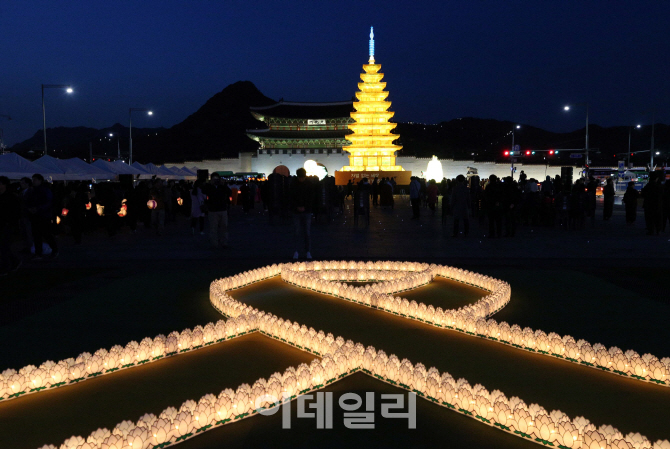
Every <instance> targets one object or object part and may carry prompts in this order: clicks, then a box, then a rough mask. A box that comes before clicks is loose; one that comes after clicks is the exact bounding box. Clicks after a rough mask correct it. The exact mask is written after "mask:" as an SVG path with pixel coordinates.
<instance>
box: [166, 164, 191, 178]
mask: <svg viewBox="0 0 670 449" xmlns="http://www.w3.org/2000/svg"><path fill="white" fill-rule="evenodd" d="M168 170H170V171H171V172H173V173H175V174H177V175H179V176H180V177H181V178H183V179H186V178H195V176H196V175H193V174H191V172H189V171H187V170H184V169H181V168H179V167H177V166H176V165H175V166H173V167H169V168H168Z"/></svg>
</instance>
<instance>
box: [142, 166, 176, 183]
mask: <svg viewBox="0 0 670 449" xmlns="http://www.w3.org/2000/svg"><path fill="white" fill-rule="evenodd" d="M144 169H145V170H147V171H148V172H149V173H151V174H152V175H156V177H158V178H163V179H177V178H179V177H180V175H178V174H176V173H174V172H172V171H170V170H168V169H167V168H166V167H157V166H155V165H154V164H152V163H151V162H149V163H148V164H147V165H145V166H144Z"/></svg>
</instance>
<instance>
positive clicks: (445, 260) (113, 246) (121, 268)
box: [0, 197, 670, 448]
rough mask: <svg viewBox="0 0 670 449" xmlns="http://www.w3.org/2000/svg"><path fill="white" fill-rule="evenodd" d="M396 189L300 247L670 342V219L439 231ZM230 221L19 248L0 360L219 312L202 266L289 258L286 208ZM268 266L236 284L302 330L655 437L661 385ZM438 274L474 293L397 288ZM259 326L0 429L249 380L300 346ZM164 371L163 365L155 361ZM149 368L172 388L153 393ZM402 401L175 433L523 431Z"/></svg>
mask: <svg viewBox="0 0 670 449" xmlns="http://www.w3.org/2000/svg"><path fill="white" fill-rule="evenodd" d="M408 203H409V200H408V199H407V198H402V197H396V207H395V209H393V210H391V209H373V210H372V213H371V220H370V224H369V226H365V223H364V222H360V223H359V224H358V226H355V225H354V220H353V215H352V210H351V202H350V201H348V202H347V206H346V207H345V211H344V214H340V215H337V216H335V217H334V218H333V220H332V221H331V222H326V220H324V219H323V218H322V219H320V220H319V221H318V222H317V223H316V224H315V225H314V226H313V227H312V230H313V233H312V246H313V250H312V254H313V256H314V257H315V258H318V259H325V260H332V259H339V260H342V259H347V260H350V259H354V260H416V261H423V262H429V263H439V264H446V265H455V266H458V267H462V268H466V269H469V270H472V271H476V272H480V273H484V274H488V275H491V276H494V277H496V278H500V279H503V280H505V281H507V282H509V283H510V284H511V286H512V300H511V302H510V304H509V305H508V306H507V307H506V308H505V309H503V310H502V311H501V312H500V313H498V314H496V316H495V318H496V319H497V320H499V321H502V320H505V321H508V322H509V323H516V324H519V325H520V326H522V327H524V326H530V327H532V328H533V329H543V330H544V331H546V332H551V331H553V332H557V333H558V334H561V335H564V334H569V335H572V336H573V337H575V339H580V338H584V339H586V340H588V341H591V342H592V343H595V342H600V343H603V344H605V345H606V346H612V345H614V346H619V347H620V348H622V349H623V350H626V349H634V350H636V351H637V352H639V353H640V354H644V353H646V352H649V353H652V354H654V355H656V356H658V357H659V358H662V357H665V356H669V355H670V344H669V343H668V342H669V341H670V326H668V325H667V319H668V318H667V317H668V316H670V300H668V283H669V282H670V275H669V273H670V270H669V269H668V265H669V262H670V258H669V257H668V255H669V250H670V232H669V233H667V234H661V235H660V236H647V235H645V232H644V227H643V217H642V212H641V211H640V213H639V215H638V221H637V223H636V224H635V225H634V226H632V227H631V226H626V225H625V223H624V217H623V210H622V209H620V206H617V208H615V213H614V217H613V218H612V220H611V221H609V222H603V220H602V209H601V205H599V209H598V211H597V212H598V216H597V218H596V220H595V223H594V224H593V225H591V223H588V222H587V224H586V227H585V228H584V229H582V230H575V231H565V230H561V229H558V228H547V227H532V226H525V225H522V226H519V228H518V232H517V235H516V236H515V237H514V238H502V239H489V238H487V237H486V233H487V231H488V224H486V225H481V226H480V225H479V224H478V223H476V222H475V223H471V232H470V235H469V236H468V237H467V238H463V237H459V238H453V237H452V236H451V235H452V228H451V223H449V224H448V225H447V226H443V225H442V220H441V216H440V214H439V212H438V213H437V215H436V216H434V217H433V216H431V214H430V211H429V210H427V209H422V217H421V219H420V220H410V217H411V209H410V207H409V204H408ZM257 207H258V206H257ZM230 236H231V245H232V248H229V249H225V250H223V249H218V250H214V249H212V248H210V246H209V244H208V240H207V236H200V235H195V236H193V235H191V231H190V228H189V227H188V221H187V219H186V218H185V217H180V218H178V220H177V222H175V223H169V224H168V225H167V226H166V232H165V233H164V235H162V236H160V237H159V236H156V235H155V234H154V233H153V232H152V231H151V230H148V229H144V228H143V227H140V228H139V229H138V231H137V232H136V233H131V232H130V231H129V230H128V229H127V228H124V229H122V230H121V232H120V233H119V234H117V235H116V236H114V237H109V236H107V235H106V234H105V233H103V232H102V231H100V232H92V233H88V234H86V235H85V236H84V241H83V244H82V245H79V246H74V245H73V244H72V240H71V238H70V237H67V236H61V237H60V240H59V241H60V243H61V254H60V256H59V258H58V259H56V260H55V261H50V262H42V263H29V262H25V263H24V265H23V266H22V267H21V269H20V270H19V271H18V272H17V273H14V274H11V275H9V276H6V277H4V278H0V292H1V294H0V305H2V310H3V313H2V314H0V338H1V339H2V341H3V350H2V351H1V352H0V369H5V368H10V367H11V368H15V369H18V368H20V367H22V366H25V365H27V364H35V365H39V364H41V363H42V362H44V361H45V360H55V361H58V360H61V359H64V358H67V357H76V355H77V354H79V353H81V352H84V351H88V352H94V351H95V350H97V349H99V348H110V347H111V346H113V345H116V344H122V345H123V344H125V343H127V342H129V341H131V340H136V341H139V340H141V339H142V338H144V337H147V336H152V337H153V336H155V335H157V334H159V333H163V334H166V335H167V334H168V333H169V332H171V331H174V330H182V329H184V328H187V327H189V328H192V327H193V326H195V325H198V324H200V325H204V324H206V323H208V322H212V321H216V320H219V319H221V315H219V314H218V313H217V312H216V311H215V310H214V309H213V308H212V307H211V305H210V304H209V301H208V294H209V284H210V282H211V281H212V280H214V279H217V278H220V277H223V276H229V275H232V274H235V273H237V272H240V271H243V270H247V269H252V268H256V267H260V266H265V265H268V264H272V263H280V262H288V261H290V257H291V255H292V254H293V251H294V249H295V248H294V245H293V241H294V238H293V231H292V226H291V224H290V223H289V222H285V223H277V224H274V225H270V224H269V223H268V217H267V215H266V214H264V213H263V212H261V211H260V210H259V209H258V208H257V209H254V210H253V211H252V212H251V213H249V214H244V213H243V212H242V211H241V210H238V209H235V210H234V211H232V212H231V219H230ZM266 282H275V284H271V285H270V284H268V285H270V286H271V288H266V289H265V290H263V291H256V292H254V291H249V292H246V293H245V294H246V295H247V296H246V297H240V299H242V300H244V301H249V302H250V303H252V304H253V305H254V306H256V307H259V308H261V309H263V310H268V311H271V312H272V313H275V314H277V315H279V316H282V317H284V318H288V319H292V320H296V321H298V322H300V323H304V324H306V325H308V326H314V327H315V329H317V330H319V329H323V330H324V331H325V332H333V333H334V334H336V335H342V336H344V337H345V338H351V339H353V340H355V341H360V342H362V343H363V344H371V345H374V346H375V347H377V348H378V349H384V350H386V351H387V353H396V354H398V355H399V357H401V358H402V357H408V358H410V359H411V360H412V361H413V362H419V361H420V362H422V363H424V364H426V367H427V368H429V367H430V366H437V367H438V368H439V369H440V371H448V372H451V373H452V374H453V375H454V377H455V378H458V377H465V378H467V379H468V380H469V381H470V383H471V384H472V385H474V384H475V383H478V382H480V383H482V384H483V385H485V386H486V387H487V388H489V389H490V390H492V389H494V388H500V389H501V390H502V391H504V392H505V393H507V394H508V396H512V395H518V396H520V397H522V398H523V399H525V400H526V401H527V402H528V403H530V402H538V403H540V404H541V405H543V406H545V407H546V408H547V409H548V410H550V409H551V408H560V409H561V410H563V411H564V412H566V413H568V414H569V415H570V416H577V415H584V416H587V418H590V419H592V420H593V421H594V422H596V423H597V424H598V425H599V424H603V423H608V424H612V425H614V426H615V427H618V428H619V429H620V430H622V431H624V432H625V433H626V432H629V431H639V432H641V433H642V434H645V435H647V436H649V437H650V438H652V439H653V440H656V439H659V438H670V434H669V433H668V432H667V430H666V429H665V428H664V425H663V423H664V420H663V419H662V418H657V417H660V416H666V417H667V416H668V413H670V389H669V390H666V389H665V388H661V387H657V386H654V385H649V384H641V383H638V382H634V381H632V380H626V379H620V378H616V377H615V376H611V375H606V374H603V373H599V372H598V371H596V370H591V369H589V368H585V367H580V366H576V365H575V366H572V365H571V364H568V363H565V362H560V361H556V360H553V359H550V360H540V361H538V360H536V359H537V358H538V357H539V358H540V359H542V356H533V355H531V354H526V353H522V352H521V351H516V350H514V349H510V348H506V347H505V349H500V348H499V346H500V345H495V344H492V343H488V346H491V345H492V346H495V348H489V347H488V346H487V342H485V341H479V339H470V338H468V337H462V336H454V335H444V334H446V333H447V332H442V334H441V335H437V334H435V332H433V331H429V330H427V329H424V328H425V327H426V326H424V325H422V324H419V323H417V324H414V323H410V324H407V323H403V322H402V321H403V320H399V319H396V318H392V317H391V318H389V317H381V318H380V317H379V316H378V315H379V314H381V312H376V311H372V310H369V309H367V310H359V309H363V308H361V307H360V306H355V305H351V304H348V303H347V304H340V303H341V301H339V303H338V302H337V300H333V301H334V302H333V301H329V300H326V299H323V298H318V299H316V298H315V299H310V298H308V297H305V296H304V295H303V296H301V294H300V293H299V292H296V291H293V290H291V288H288V287H287V286H282V285H281V282H280V281H275V280H272V281H266ZM259 285H260V284H259ZM445 292H449V293H448V296H449V301H450V303H449V304H450V306H451V307H458V306H459V305H462V304H466V303H468V302H470V301H472V300H475V299H476V298H477V297H478V294H477V293H476V292H472V291H468V290H467V289H466V290H463V289H459V288H458V287H457V286H453V285H446V284H445V285H440V284H439V283H435V285H431V286H429V287H424V288H423V290H422V291H416V292H410V293H407V294H406V295H403V296H406V297H408V298H409V299H413V298H412V297H411V296H412V295H415V299H417V300H419V298H420V299H421V300H422V301H424V302H427V303H428V302H431V301H436V303H435V304H436V305H437V304H438V303H439V301H444V297H445ZM242 293H244V292H242V291H241V294H242ZM434 334H435V335H434ZM258 340H263V338H262V337H260V336H249V337H244V341H242V340H240V341H234V342H231V343H230V346H229V347H226V345H229V343H225V344H222V345H220V346H221V348H214V347H213V348H210V349H207V350H206V351H205V352H207V353H201V352H200V351H198V352H196V353H193V354H189V355H186V356H183V357H182V356H180V357H174V358H172V359H170V360H165V361H162V362H159V363H156V364H153V365H151V366H147V367H142V368H134V369H133V370H128V371H127V372H124V373H125V374H124V373H118V374H114V375H111V376H104V377H103V378H100V379H95V380H93V381H89V382H85V383H84V384H82V386H81V387H79V386H77V387H71V388H66V389H63V391H52V392H48V393H40V394H37V395H33V396H30V397H27V398H22V399H20V400H17V401H12V402H8V403H6V404H0V435H2V436H0V447H3V448H4V447H37V446H38V445H41V444H44V443H54V444H56V443H59V442H61V441H62V440H63V439H64V438H66V437H68V436H70V435H71V434H73V433H74V434H82V435H87V434H88V433H90V432H91V431H92V430H95V429H96V428H98V427H101V426H107V427H109V426H113V425H114V424H115V423H117V422H119V421H121V420H122V419H131V420H136V419H137V418H138V417H139V416H140V415H141V414H143V413H144V412H148V411H151V412H153V413H158V412H160V410H162V409H163V408H165V407H166V406H167V405H174V406H179V404H181V402H183V401H184V400H185V399H188V398H193V399H197V398H199V397H200V396H202V395H203V394H204V393H207V392H213V393H218V392H219V391H221V390H222V389H223V388H227V387H232V388H235V387H236V386H237V385H239V384H240V383H242V382H248V383H252V382H253V381H254V380H256V379H257V378H258V377H266V378H267V377H268V376H269V375H270V374H272V373H273V372H275V371H282V370H284V369H285V368H286V366H289V365H293V366H295V365H297V364H298V363H300V362H302V361H305V360H309V357H307V356H308V355H306V354H305V353H301V352H299V351H297V350H292V349H290V348H289V349H290V350H286V349H282V348H281V346H282V345H278V344H277V343H272V344H270V345H269V346H268V342H265V341H258ZM474 340H477V341H474ZM245 345H247V346H249V347H247V346H245ZM251 346H253V348H251ZM410 349H411V350H410ZM278 355H282V357H281V358H279V357H278ZM189 357H190V358H191V359H192V360H191V359H189V360H187V358H189ZM240 359H242V360H243V361H242V363H240ZM261 361H262V362H261ZM168 365H169V366H168ZM145 368H146V369H145ZM555 368H557V370H555ZM136 370H137V371H136ZM133 372H136V374H133ZM168 372H172V374H171V375H167V377H166V373H168ZM551 373H553V374H551ZM556 373H559V374H556ZM117 376H118V379H117ZM152 376H153V377H152ZM188 379H191V380H188ZM124 382H125V383H124ZM163 382H165V384H163ZM84 385H88V386H84ZM161 385H164V386H166V388H168V389H170V390H171V393H170V394H169V395H165V396H162V395H161V394H159V391H160V389H161V388H160V386H161ZM82 387H83V388H82ZM330 388H331V389H330V390H328V391H336V392H337V391H342V392H344V391H366V390H367V391H377V392H391V390H393V387H391V386H388V385H383V384H378V383H376V382H374V381H373V380H372V379H370V378H367V376H362V375H355V376H352V377H351V378H349V379H347V380H346V381H343V382H338V383H337V384H335V385H333V386H332V387H330ZM68 390H72V391H68ZM75 390H76V391H75ZM42 395H44V396H42ZM579 398H581V400H580V399H579ZM140 400H141V401H140ZM49 401H51V402H49ZM45 404H47V405H45ZM143 404H146V405H143ZM417 405H418V415H417V423H418V426H419V431H418V432H419V434H420V435H421V436H420V437H417V434H413V433H411V432H409V431H407V430H404V431H402V430H400V429H396V428H395V427H397V426H394V425H393V422H392V420H387V421H391V422H390V423H389V422H384V421H378V424H379V429H383V432H375V436H372V434H371V433H366V432H364V431H358V432H353V433H352V431H346V429H342V428H340V429H339V430H337V429H335V432H334V433H333V435H332V436H326V437H324V435H322V434H321V433H322V432H324V431H316V430H315V429H314V426H313V424H314V423H313V421H310V420H302V421H301V420H296V421H295V423H296V427H295V429H293V430H291V431H282V430H281V424H280V419H281V418H280V417H279V415H275V416H274V417H272V418H268V417H265V418H260V417H258V418H251V419H247V420H243V422H241V423H237V424H235V425H233V426H224V428H223V429H217V430H214V431H212V432H207V433H206V435H204V436H200V437H198V438H195V439H193V440H191V441H189V442H188V443H186V444H184V445H183V447H185V448H187V447H193V448H195V447H218V446H220V445H223V444H226V445H227V446H229V447H238V446H243V445H260V446H262V445H266V442H267V441H268V439H271V440H272V441H274V442H276V444H274V443H273V446H277V447H289V446H291V447H294V446H300V447H313V446H314V445H315V444H319V445H330V446H332V447H336V446H341V445H344V444H365V445H372V444H373V443H374V444H377V443H379V444H385V443H386V444H391V443H396V444H400V445H403V446H410V445H415V446H423V447H427V446H432V445H435V444H437V443H440V442H441V443H444V444H446V442H450V444H449V445H450V446H454V447H477V446H489V447H490V446H491V445H495V446H496V447H508V446H509V447H520V446H525V447H532V446H530V444H529V443H527V442H524V441H523V440H522V439H519V438H515V437H511V436H509V435H506V434H504V433H502V432H499V431H497V430H494V429H492V428H489V427H487V426H483V425H481V424H478V423H476V422H475V421H473V420H470V419H466V418H464V417H463V416H460V415H458V414H455V413H451V412H449V411H447V410H444V409H442V408H440V407H434V406H432V405H431V404H428V403H426V402H425V401H418V403H417ZM43 407H48V410H52V411H51V413H47V412H45V411H44V410H45V409H43ZM58 407H61V408H62V409H59V408H58ZM293 407H295V405H293ZM59 410H60V411H59ZM68 413H69V414H68ZM56 416H58V417H59V418H58V419H56V418H55V417H56ZM294 416H295V413H294ZM22 420H27V421H29V422H34V423H35V424H34V426H37V428H40V429H44V433H40V432H37V431H36V432H32V431H26V432H24V433H23V434H22V435H24V437H23V438H22V439H21V442H19V441H17V439H16V438H14V437H13V436H12V434H11V432H10V429H11V428H15V425H19V424H20V423H22V422H26V421H22ZM665 421H667V420H665ZM340 427H341V426H340ZM33 428H35V427H33ZM227 428H229V429H227ZM27 429H30V427H28V428H27ZM323 438H330V440H329V442H328V444H325V443H324V444H322V443H323V441H322V439H323ZM317 442H318V443H317ZM180 447H182V446H180Z"/></svg>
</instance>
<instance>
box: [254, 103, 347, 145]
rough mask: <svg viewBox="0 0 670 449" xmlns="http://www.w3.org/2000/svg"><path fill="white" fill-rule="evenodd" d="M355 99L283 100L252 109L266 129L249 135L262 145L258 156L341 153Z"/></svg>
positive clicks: (345, 141)
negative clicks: (310, 101) (296, 101)
mask: <svg viewBox="0 0 670 449" xmlns="http://www.w3.org/2000/svg"><path fill="white" fill-rule="evenodd" d="M353 111H354V107H353V101H339V102H334V103H295V102H285V101H280V102H278V103H276V104H273V105H271V106H264V107H254V108H250V112H251V114H252V115H253V116H254V117H255V118H256V119H257V120H259V121H260V122H263V123H264V124H265V125H266V126H267V128H263V129H249V130H247V136H248V137H249V138H250V139H253V140H255V141H256V142H258V144H259V145H260V148H259V150H258V154H259V155H263V154H272V155H288V154H305V155H307V154H314V155H324V154H342V147H343V146H345V145H348V144H349V142H347V140H346V138H345V136H347V135H348V134H351V131H349V127H348V125H349V124H350V123H353V119H352V118H351V117H350V114H351V112H353Z"/></svg>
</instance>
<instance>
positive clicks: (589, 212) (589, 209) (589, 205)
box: [586, 176, 611, 225]
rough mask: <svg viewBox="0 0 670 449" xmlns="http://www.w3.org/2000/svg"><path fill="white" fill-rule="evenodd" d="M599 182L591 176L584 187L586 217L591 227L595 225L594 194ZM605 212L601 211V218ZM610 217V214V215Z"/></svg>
mask: <svg viewBox="0 0 670 449" xmlns="http://www.w3.org/2000/svg"><path fill="white" fill-rule="evenodd" d="M598 185H599V181H598V180H597V179H596V178H594V177H593V176H589V181H588V184H587V186H586V191H587V194H588V195H587V197H588V198H587V201H586V216H587V217H590V218H591V225H595V220H596V204H597V203H596V192H597V191H598ZM604 215H605V212H604V211H603V217H604ZM610 216H611V214H610Z"/></svg>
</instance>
